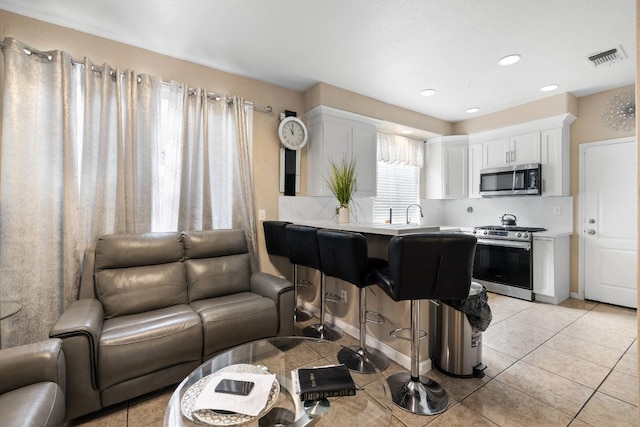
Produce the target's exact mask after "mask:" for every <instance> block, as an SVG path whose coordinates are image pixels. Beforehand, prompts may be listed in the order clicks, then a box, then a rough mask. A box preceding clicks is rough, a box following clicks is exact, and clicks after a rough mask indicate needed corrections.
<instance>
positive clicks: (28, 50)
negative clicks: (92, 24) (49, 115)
mask: <svg viewBox="0 0 640 427" xmlns="http://www.w3.org/2000/svg"><path fill="white" fill-rule="evenodd" d="M19 43H20V44H22V45H23V46H24V47H23V48H22V51H23V52H24V53H25V55H29V56H31V55H37V56H40V57H43V58H45V59H47V60H49V61H51V60H53V55H51V53H49V52H43V51H40V50H37V49H33V48H31V47H26V45H24V44H23V43H21V42H19ZM4 47H5V43H4V41H0V50H4ZM71 64H73V65H80V66H83V67H84V63H83V62H80V61H77V60H75V59H73V58H71ZM91 71H93V72H97V73H100V74H103V69H102V67H97V66H95V65H93V66H92V67H91ZM109 75H110V76H112V77H114V75H115V72H114V70H113V69H110V70H109ZM137 80H138V83H140V82H141V81H142V79H141V78H140V76H138V78H137ZM205 90H206V89H205ZM206 92H207V98H209V99H211V100H215V101H220V99H222V98H221V96H220V95H218V94H216V93H214V92H209V91H206ZM189 94H190V95H192V94H195V91H194V90H193V89H189ZM227 103H230V104H233V98H230V97H227ZM249 104H251V108H253V110H255V111H259V112H261V113H271V112H273V108H272V107H271V105H254V104H253V103H249Z"/></svg>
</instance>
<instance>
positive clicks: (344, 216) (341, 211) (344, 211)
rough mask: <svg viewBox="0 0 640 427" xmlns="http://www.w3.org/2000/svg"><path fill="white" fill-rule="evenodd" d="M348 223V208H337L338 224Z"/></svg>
mask: <svg viewBox="0 0 640 427" xmlns="http://www.w3.org/2000/svg"><path fill="white" fill-rule="evenodd" d="M348 223H349V208H344V207H339V208H338V224H348Z"/></svg>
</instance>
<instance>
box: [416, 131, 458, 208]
mask: <svg viewBox="0 0 640 427" xmlns="http://www.w3.org/2000/svg"><path fill="white" fill-rule="evenodd" d="M468 149H469V147H468V137H467V136H442V137H438V138H433V139H430V140H428V141H427V144H426V146H425V159H426V162H425V164H426V183H425V184H426V187H425V188H426V196H427V199H464V198H466V197H467V187H468V185H469V178H468V173H469V166H468V161H469V159H468V157H469V155H468Z"/></svg>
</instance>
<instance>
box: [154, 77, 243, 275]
mask: <svg viewBox="0 0 640 427" xmlns="http://www.w3.org/2000/svg"><path fill="white" fill-rule="evenodd" d="M163 90H164V94H163V104H162V108H163V113H162V116H163V118H165V119H164V120H163V124H162V132H161V134H162V135H163V137H162V138H161V142H160V149H159V157H160V162H159V164H160V167H161V168H162V170H163V173H162V174H161V175H160V176H161V181H160V183H159V185H158V187H157V188H156V191H157V193H158V195H157V197H156V200H157V201H158V206H157V207H156V209H155V210H154V212H155V213H156V214H157V215H155V217H154V221H153V228H154V230H158V231H160V230H199V229H223V228H241V229H243V230H244V231H245V234H246V235H247V239H248V243H249V248H250V249H252V252H253V255H255V251H256V247H255V235H256V224H255V215H254V208H253V177H252V170H251V158H250V156H251V133H252V132H251V123H252V122H253V108H251V106H250V105H249V104H248V103H246V102H245V101H244V100H243V99H242V98H239V97H234V98H228V99H219V100H218V99H216V97H215V96H213V95H212V94H211V93H209V92H208V91H207V90H206V89H190V88H188V87H187V86H186V85H185V84H184V83H179V82H171V83H170V84H165V87H164V88H163ZM177 117H182V120H176V118H177ZM254 267H255V265H254Z"/></svg>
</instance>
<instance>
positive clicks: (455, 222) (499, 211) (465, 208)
mask: <svg viewBox="0 0 640 427" xmlns="http://www.w3.org/2000/svg"><path fill="white" fill-rule="evenodd" d="M354 202H355V203H354V208H353V209H352V213H351V222H354V223H360V224H364V223H371V222H372V218H373V198H371V197H367V198H356V199H355V200H354ZM420 205H421V206H422V210H423V213H424V218H422V221H421V223H422V224H423V225H441V226H456V227H473V226H477V225H500V217H502V215H504V214H506V213H508V214H512V215H515V216H516V218H517V224H518V225H519V226H532V227H544V228H547V229H549V230H552V231H557V232H566V231H571V230H572V229H573V197H531V196H530V197H502V198H491V199H462V200H430V199H429V200H427V199H422V200H420ZM336 207H337V202H336V200H335V198H334V197H306V196H295V197H292V196H280V198H279V201H278V209H279V212H280V215H279V219H280V220H281V221H295V220H303V219H313V220H327V221H330V220H332V219H335V218H336V217H337V215H336ZM469 211H470V212H469ZM394 214H395V212H394Z"/></svg>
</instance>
